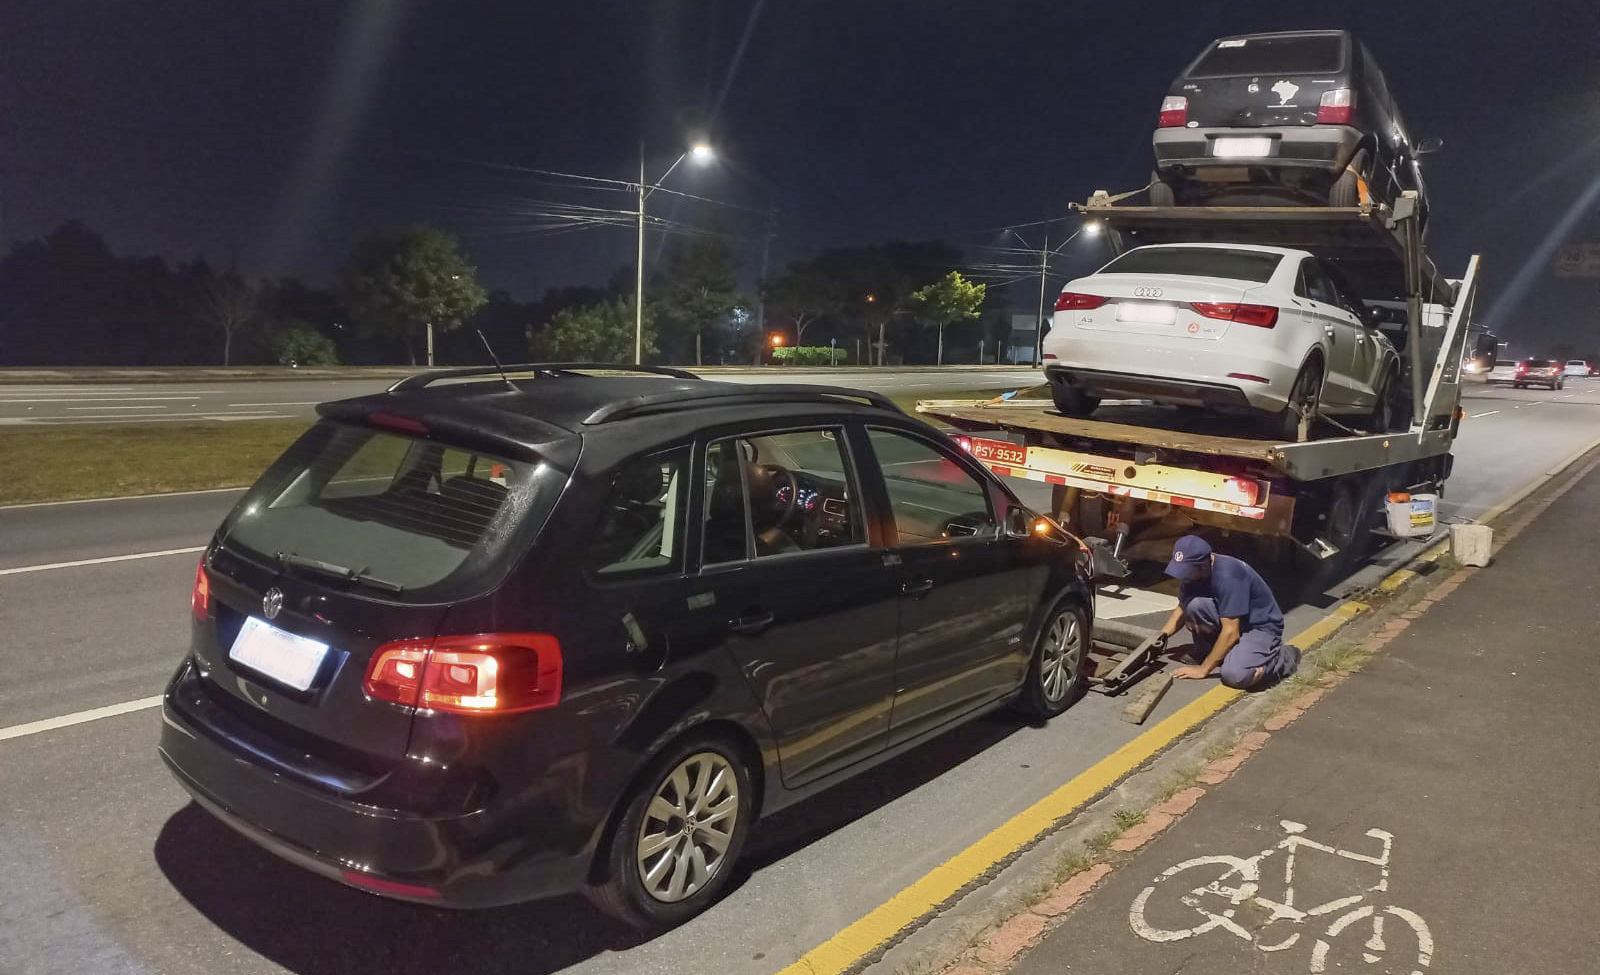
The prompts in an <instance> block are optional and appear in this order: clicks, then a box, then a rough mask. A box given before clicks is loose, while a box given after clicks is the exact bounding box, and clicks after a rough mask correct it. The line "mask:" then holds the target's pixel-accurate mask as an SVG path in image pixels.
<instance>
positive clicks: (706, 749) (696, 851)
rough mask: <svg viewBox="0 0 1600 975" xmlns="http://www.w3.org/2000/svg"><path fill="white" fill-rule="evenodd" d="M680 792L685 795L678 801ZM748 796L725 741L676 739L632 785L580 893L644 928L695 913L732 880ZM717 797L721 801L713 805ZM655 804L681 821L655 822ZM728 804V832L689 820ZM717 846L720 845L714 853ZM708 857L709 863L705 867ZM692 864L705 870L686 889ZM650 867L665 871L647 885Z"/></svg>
mask: <svg viewBox="0 0 1600 975" xmlns="http://www.w3.org/2000/svg"><path fill="white" fill-rule="evenodd" d="M685 787H687V789H688V791H687V794H682V795H680V794H679V790H680V789H683V788H685ZM753 791H754V789H753V786H752V783H751V775H750V770H749V768H748V767H747V765H746V759H745V756H744V754H743V751H742V749H740V748H739V747H738V746H737V745H735V744H734V743H733V742H732V741H730V740H729V739H728V738H726V737H724V736H721V735H715V734H695V735H690V736H689V737H686V738H682V739H679V740H678V741H677V742H675V743H673V744H672V745H670V746H669V747H668V748H666V749H665V750H664V751H662V752H661V753H660V754H659V755H657V756H656V758H655V759H654V760H653V761H652V762H651V763H650V765H649V767H648V769H647V770H646V771H645V773H644V774H643V775H641V776H639V778H638V779H637V780H636V782H635V783H634V786H633V789H632V791H631V792H630V793H629V794H628V797H627V799H626V800H625V803H624V805H623V807H622V813H621V816H620V818H619V819H618V821H617V824H616V828H615V829H614V830H613V831H612V833H611V836H610V839H609V840H608V841H607V843H606V845H605V846H604V847H603V849H602V854H601V859H600V860H599V861H598V863H597V867H598V868H599V869H598V873H597V879H596V880H595V881H594V882H592V883H591V884H589V885H588V886H587V887H586V888H585V889H584V895H585V896H586V897H588V899H589V900H590V902H591V903H593V904H594V905H595V906H596V907H598V908H599V909H600V910H602V911H604V912H605V913H607V914H609V915H611V916H612V917H615V918H617V919H619V920H621V921H624V922H626V923H627V924H630V925H632V926H634V927H636V928H641V929H645V930H651V929H659V928H666V927H671V926H673V925H677V924H681V923H683V922H684V921H687V920H688V919H689V918H691V917H694V916H695V915H696V914H699V913H700V912H701V911H703V910H705V909H706V908H707V907H709V906H711V904H712V903H714V902H715V901H716V900H717V898H718V897H720V896H721V894H722V892H723V891H724V890H726V889H727V886H728V883H729V881H730V879H731V878H732V876H733V868H734V865H735V864H736V863H737V862H738V860H739V854H740V853H741V852H742V851H743V849H744V843H745V838H746V837H747V836H749V834H750V819H751V811H752V810H753V809H754V804H753V800H754V795H753V794H752V793H753ZM719 796H720V797H721V801H720V802H718V801H715V800H716V799H717V797H719ZM657 799H663V800H665V802H666V805H667V806H669V807H672V808H674V809H681V810H682V811H683V813H684V818H683V819H681V820H680V819H678V818H677V817H676V816H675V817H673V818H672V819H662V818H661V817H660V816H659V815H658V814H657V813H656V812H655V811H653V810H652V807H653V806H655V805H656V800H657ZM729 802H731V803H732V807H731V814H732V817H733V824H732V826H731V828H729V829H728V830H726V831H720V830H714V829H710V828H704V827H705V822H706V820H703V819H701V820H700V821H699V822H698V823H697V822H696V820H697V819H698V818H699V817H704V816H705V815H706V813H707V811H709V810H711V809H720V808H721V807H722V806H723V805H724V804H726V803H729ZM700 803H704V804H706V805H697V804H700ZM718 815H719V816H724V817H725V816H726V815H727V814H726V813H720V812H719V813H718ZM713 836H714V837H715V839H712V837H713ZM663 841H665V845H660V844H662V842H663ZM717 843H721V844H722V850H721V853H720V855H719V854H717V851H716V844H717ZM708 856H711V857H713V859H712V861H711V863H710V864H707V863H706V858H707V857H708ZM696 862H698V863H699V864H701V866H702V867H703V868H707V867H708V868H709V869H708V872H707V873H706V875H705V876H704V877H703V878H702V879H700V880H699V882H698V885H697V886H694V887H693V888H690V887H689V884H690V883H691V882H694V881H695V880H696V877H695V876H694V873H695V871H694V865H695V863H696ZM652 868H664V873H662V874H661V875H660V876H657V877H655V878H653V879H652V878H651V876H650V872H651V870H652Z"/></svg>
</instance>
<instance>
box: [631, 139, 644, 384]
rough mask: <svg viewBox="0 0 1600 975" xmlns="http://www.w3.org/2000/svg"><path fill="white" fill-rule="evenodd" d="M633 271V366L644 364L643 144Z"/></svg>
mask: <svg viewBox="0 0 1600 975" xmlns="http://www.w3.org/2000/svg"><path fill="white" fill-rule="evenodd" d="M635 264H636V266H635V267H634V269H633V273H634V279H633V364H634V365H636V366H638V365H643V364H644V143H643V142H640V143H639V253H638V256H637V258H636V259H635Z"/></svg>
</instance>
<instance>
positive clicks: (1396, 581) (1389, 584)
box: [1378, 569, 1417, 592]
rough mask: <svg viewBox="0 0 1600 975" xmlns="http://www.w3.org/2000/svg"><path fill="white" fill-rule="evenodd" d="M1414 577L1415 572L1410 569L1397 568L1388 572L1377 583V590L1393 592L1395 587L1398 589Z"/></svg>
mask: <svg viewBox="0 0 1600 975" xmlns="http://www.w3.org/2000/svg"><path fill="white" fill-rule="evenodd" d="M1416 577H1417V574H1416V573H1415V572H1413V571H1411V570H1410V569H1397V570H1395V571H1394V572H1391V573H1389V575H1388V576H1387V577H1385V578H1384V580H1383V581H1382V582H1380V583H1378V591H1379V592H1394V591H1395V590H1396V589H1399V588H1400V587H1401V586H1403V585H1405V584H1406V583H1408V582H1410V581H1411V580H1412V579H1415V578H1416Z"/></svg>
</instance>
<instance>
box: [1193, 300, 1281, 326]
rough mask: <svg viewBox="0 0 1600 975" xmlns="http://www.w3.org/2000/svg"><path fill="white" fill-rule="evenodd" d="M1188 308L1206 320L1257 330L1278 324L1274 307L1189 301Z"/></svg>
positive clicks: (1227, 302)
mask: <svg viewBox="0 0 1600 975" xmlns="http://www.w3.org/2000/svg"><path fill="white" fill-rule="evenodd" d="M1189 307H1190V308H1193V309H1194V310H1195V311H1196V312H1197V313H1199V314H1201V315H1204V316H1205V317H1207V318H1215V319H1217V320H1218V321H1223V322H1237V323H1239V324H1240V325H1254V326H1256V327H1257V328H1271V327H1272V326H1274V325H1276V324H1278V308H1277V306H1276V305H1242V304H1238V303H1235V302H1231V301H1191V302H1190V303H1189Z"/></svg>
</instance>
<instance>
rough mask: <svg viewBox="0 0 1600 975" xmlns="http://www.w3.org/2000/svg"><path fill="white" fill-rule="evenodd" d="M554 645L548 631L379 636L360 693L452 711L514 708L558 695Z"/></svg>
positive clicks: (547, 703) (553, 700)
mask: <svg viewBox="0 0 1600 975" xmlns="http://www.w3.org/2000/svg"><path fill="white" fill-rule="evenodd" d="M561 675H562V659H561V644H560V642H559V641H558V640H557V639H556V638H555V637H553V636H550V635H549V634H547V633H477V634H471V635H465V636H441V637H436V638H435V639H432V640H399V641H396V642H394V643H385V644H384V645H383V646H381V647H379V648H378V649H377V650H376V651H374V653H373V654H372V662H371V663H370V664H369V665H368V666H367V677H366V681H365V682H364V686H365V688H366V691H367V694H368V695H370V696H371V697H374V698H377V699H378V700H380V701H390V702H393V703H395V704H401V705H404V706H406V707H414V708H419V709H423V710H429V711H447V712H451V713H454V714H514V713H517V712H519V711H534V710H537V709H539V708H549V707H554V706H555V705H556V704H557V703H559V702H560V700H561Z"/></svg>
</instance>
